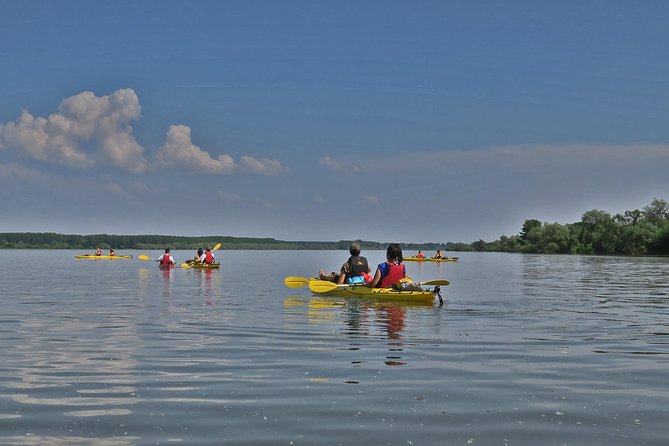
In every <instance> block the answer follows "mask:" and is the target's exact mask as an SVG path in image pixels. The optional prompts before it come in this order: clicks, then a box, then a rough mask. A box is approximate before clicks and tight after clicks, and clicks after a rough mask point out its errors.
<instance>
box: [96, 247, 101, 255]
mask: <svg viewBox="0 0 669 446" xmlns="http://www.w3.org/2000/svg"><path fill="white" fill-rule="evenodd" d="M95 255H96V256H101V255H102V250H101V249H100V247H99V246H98V248H97V249H96V250H95Z"/></svg>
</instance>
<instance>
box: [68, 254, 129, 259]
mask: <svg viewBox="0 0 669 446" xmlns="http://www.w3.org/2000/svg"><path fill="white" fill-rule="evenodd" d="M74 258H75V259H88V260H117V259H118V260H120V259H132V256H96V255H95V254H80V255H76V256H74Z"/></svg>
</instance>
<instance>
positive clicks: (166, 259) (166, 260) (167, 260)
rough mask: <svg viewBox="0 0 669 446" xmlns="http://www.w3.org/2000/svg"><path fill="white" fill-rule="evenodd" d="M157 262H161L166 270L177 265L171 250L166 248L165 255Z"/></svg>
mask: <svg viewBox="0 0 669 446" xmlns="http://www.w3.org/2000/svg"><path fill="white" fill-rule="evenodd" d="M156 262H160V266H161V267H164V268H169V267H172V266H174V264H175V263H176V262H175V261H174V257H172V254H170V248H165V253H164V254H163V255H161V256H160V257H158V258H157V259H156Z"/></svg>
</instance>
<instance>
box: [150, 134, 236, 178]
mask: <svg viewBox="0 0 669 446" xmlns="http://www.w3.org/2000/svg"><path fill="white" fill-rule="evenodd" d="M190 132H191V130H190V128H189V127H188V126H185V125H172V126H170V128H169V129H168V130H167V135H166V137H165V144H163V145H162V147H161V148H160V150H158V154H157V155H156V159H157V160H158V163H159V164H160V165H163V166H167V167H172V168H185V169H188V170H192V171H196V172H202V173H209V174H229V173H233V172H234V171H235V170H237V168H238V166H237V164H236V163H235V161H234V160H233V159H232V157H230V156H228V155H219V156H218V158H213V157H212V156H211V155H210V154H209V152H206V151H204V150H202V149H201V148H200V147H198V146H196V145H195V144H193V142H192V141H191V137H190Z"/></svg>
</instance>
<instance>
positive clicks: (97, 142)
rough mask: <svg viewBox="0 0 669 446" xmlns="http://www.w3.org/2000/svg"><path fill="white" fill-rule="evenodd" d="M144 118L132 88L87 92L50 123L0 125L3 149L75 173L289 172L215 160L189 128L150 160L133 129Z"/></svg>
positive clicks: (23, 119) (25, 120)
mask: <svg viewBox="0 0 669 446" xmlns="http://www.w3.org/2000/svg"><path fill="white" fill-rule="evenodd" d="M140 117H141V105H140V102H139V98H138V97H137V94H136V93H135V92H134V91H133V90H132V89H129V88H126V89H120V90H117V91H115V92H114V93H112V94H111V95H108V96H100V97H98V96H96V95H95V94H94V93H92V92H90V91H84V92H82V93H79V94H77V95H75V96H71V97H69V98H66V99H64V100H63V101H62V102H61V103H60V105H59V106H58V111H57V112H56V113H53V114H51V115H49V116H48V117H47V118H43V117H35V116H33V115H32V114H31V113H30V112H28V111H27V110H24V111H23V113H21V116H20V117H19V119H17V120H16V122H8V123H0V149H8V150H13V151H16V152H18V153H20V154H21V155H23V156H27V157H28V158H31V159H34V160H39V161H42V162H46V163H51V164H58V165H64V166H68V167H71V168H78V169H91V168H94V167H101V166H113V167H116V168H118V169H122V170H126V171H128V172H132V173H140V172H143V171H145V170H146V169H147V168H148V167H154V168H174V169H186V170H190V171H194V172H199V173H207V174H212V175H219V174H231V173H235V172H247V173H253V174H259V175H276V174H279V173H282V172H285V171H287V170H288V169H287V168H286V167H285V166H284V165H282V164H281V162H280V161H278V160H274V159H269V158H262V159H257V158H254V157H252V156H248V155H246V156H242V157H241V158H240V160H239V163H236V162H235V160H234V159H233V158H232V157H231V156H229V155H225V154H222V155H219V156H212V155H211V154H210V153H209V152H207V151H206V150H203V149H202V148H200V147H198V146H197V145H195V144H193V142H192V140H191V129H190V128H189V127H188V126H185V125H172V126H170V127H169V129H168V130H167V134H166V137H165V142H164V144H163V145H162V146H161V147H160V148H159V149H158V150H157V151H156V152H154V154H153V155H154V156H152V157H151V161H149V160H147V158H145V156H144V148H143V147H142V146H141V145H140V144H139V143H138V142H137V141H136V139H135V137H134V135H133V128H132V126H131V125H130V123H131V122H132V121H137V120H139V119H140Z"/></svg>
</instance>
